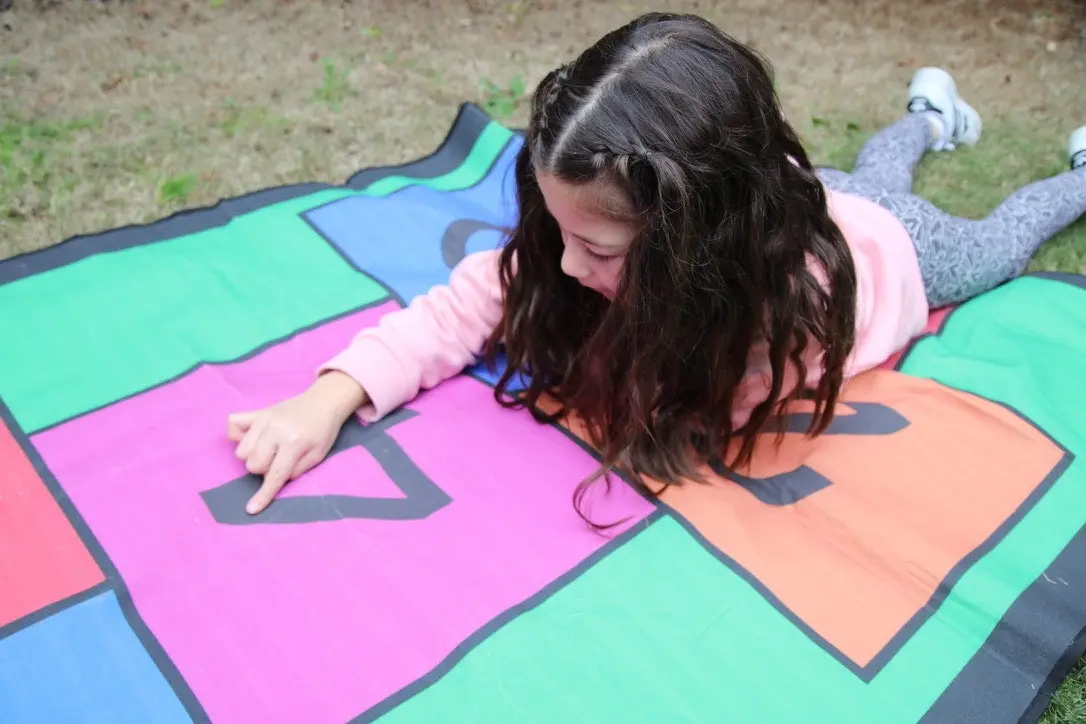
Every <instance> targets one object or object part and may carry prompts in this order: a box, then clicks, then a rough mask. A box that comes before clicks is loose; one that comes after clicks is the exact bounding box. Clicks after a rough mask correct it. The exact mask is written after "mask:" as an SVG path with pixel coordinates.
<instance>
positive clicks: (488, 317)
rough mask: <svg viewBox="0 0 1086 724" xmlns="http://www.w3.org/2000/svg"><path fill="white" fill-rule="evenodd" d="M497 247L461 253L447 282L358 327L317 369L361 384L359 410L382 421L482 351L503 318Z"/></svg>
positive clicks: (369, 419)
mask: <svg viewBox="0 0 1086 724" xmlns="http://www.w3.org/2000/svg"><path fill="white" fill-rule="evenodd" d="M499 254H500V251H498V250H494V251H484V252H477V253H474V254H469V255H468V256H466V257H464V259H463V261H461V262H460V263H459V264H458V265H457V266H456V268H455V269H453V271H452V275H451V276H450V278H449V283H448V284H447V285H446V284H442V285H438V286H436V287H434V288H433V289H431V290H430V291H429V292H427V293H426V294H424V295H421V296H418V297H416V298H415V299H414V300H413V301H412V302H411V303H410V304H409V305H408V306H407V307H405V308H403V309H400V310H397V311H395V312H391V313H389V314H386V315H385V316H384V317H382V318H381V321H380V322H379V323H378V325H377V326H376V327H370V328H367V329H364V330H362V331H361V332H359V333H358V334H357V335H356V336H355V338H354V339H353V340H352V341H351V343H350V345H348V347H347V348H346V349H345V350H343V351H342V352H340V353H339V354H337V355H336V356H335V357H333V358H332V359H330V360H329V361H328V362H326V363H324V364H323V365H321V367H320V368H319V373H321V374H323V373H326V372H329V371H333V370H335V371H338V372H342V373H343V374H346V375H347V376H349V377H350V378H351V379H353V380H354V381H355V382H357V383H358V385H359V386H361V388H362V390H363V391H364V394H363V396H362V397H363V398H364V400H365V401H364V402H363V404H362V406H361V407H359V408H358V414H359V415H360V417H361V418H362V420H363V421H365V422H373V421H376V420H380V419H381V418H382V417H384V416H385V415H387V414H388V413H389V412H391V411H393V410H395V409H396V408H398V407H399V406H401V405H403V404H404V403H406V402H409V401H410V400H412V399H413V398H414V397H415V396H416V395H418V393H419V392H420V391H421V390H424V389H430V388H432V387H434V386H436V385H437V384H439V383H441V382H443V381H444V380H446V379H448V378H450V377H453V376H455V375H457V374H459V373H460V372H461V371H463V369H464V368H465V367H467V366H468V365H469V364H471V363H473V362H474V361H475V360H476V359H477V357H478V355H479V354H481V353H482V351H483V349H484V347H485V345H486V341H487V339H488V338H489V337H490V335H491V333H492V332H493V330H494V328H495V327H496V326H497V325H498V323H499V322H500V321H501V316H502V299H501V287H500V284H499V280H498V256H499Z"/></svg>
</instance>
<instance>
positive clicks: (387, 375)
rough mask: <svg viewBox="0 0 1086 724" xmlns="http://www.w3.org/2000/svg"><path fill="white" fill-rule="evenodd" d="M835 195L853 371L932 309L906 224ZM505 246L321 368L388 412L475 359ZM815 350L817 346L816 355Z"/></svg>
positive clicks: (755, 386)
mask: <svg viewBox="0 0 1086 724" xmlns="http://www.w3.org/2000/svg"><path fill="white" fill-rule="evenodd" d="M827 193H828V195H829V203H830V213H831V215H832V216H833V218H834V220H835V221H836V222H837V224H838V226H839V227H840V229H841V232H842V233H843V234H844V237H845V240H846V242H847V243H848V245H849V248H850V249H851V251H852V256H853V261H854V263H855V265H856V274H857V277H858V289H857V315H856V326H857V330H856V331H857V344H856V348H855V350H854V352H853V354H852V357H851V358H850V361H849V365H848V370H847V376H848V377H851V376H853V375H856V374H858V373H860V372H862V371H864V370H868V369H871V368H873V367H876V366H878V365H879V364H881V363H882V362H883V361H885V360H886V359H887V358H889V357H890V356H891V355H892V354H893V353H894V352H896V351H898V350H900V349H901V348H902V347H904V346H905V345H906V344H907V343H908V342H909V341H910V340H911V339H912V338H913V337H914V336H916V335H917V334H918V333H919V332H920V331H921V330H922V329H923V327H924V325H925V324H926V323H927V317H928V311H929V310H928V303H927V297H926V296H925V293H924V284H923V281H922V280H921V276H920V265H919V262H918V261H917V257H916V250H915V248H914V247H913V244H912V241H911V240H910V238H909V235H908V233H907V232H906V230H905V228H904V226H902V224H901V223H900V222H899V221H898V220H897V219H896V218H895V217H894V216H893V215H892V214H891V213H890V212H889V211H887V210H886V209H884V208H882V207H881V206H879V205H877V204H875V203H872V202H870V201H867V200H866V199H862V198H859V197H857V196H852V195H848V194H842V193H838V192H834V191H829V190H827ZM498 253H499V252H498V251H497V250H494V251H484V252H477V253H473V254H469V255H468V256H466V257H465V258H464V260H463V261H462V262H461V263H460V264H458V265H457V267H456V268H455V269H454V270H453V271H452V274H451V276H450V279H449V283H448V284H443V285H438V286H436V287H434V288H433V289H432V290H430V291H429V292H428V293H427V294H424V295H420V296H418V297H416V298H415V299H414V300H413V301H412V302H411V303H410V304H409V305H408V306H407V307H406V308H404V309H401V310H398V311H396V312H392V313H390V314H386V315H385V316H384V317H383V318H382V319H381V321H380V323H379V324H378V325H377V326H376V327H371V328H368V329H364V330H362V331H361V332H359V333H358V335H356V336H355V338H354V339H353V340H352V341H351V343H350V344H349V345H348V347H347V348H346V349H345V350H343V351H342V352H340V353H339V354H337V355H336V356H335V357H333V358H332V359H331V360H329V361H328V362H326V363H325V364H324V365H322V366H321V368H320V370H319V371H320V372H325V371H328V370H339V371H341V372H344V373H346V374H347V375H350V376H351V377H352V378H354V379H355V380H356V381H357V382H358V383H359V384H360V385H361V386H362V388H363V389H364V390H365V391H366V393H367V394H368V395H369V398H370V402H369V403H367V404H366V405H365V406H363V408H362V409H360V410H359V415H360V417H361V419H362V420H363V421H365V422H373V421H375V420H379V419H381V418H382V417H384V416H385V415H387V414H388V413H389V412H391V411H393V410H395V409H396V408H397V407H399V406H400V405H403V404H404V403H407V402H409V401H411V400H412V399H413V398H414V397H415V396H416V395H418V394H419V392H420V391H421V390H426V389H430V388H432V387H434V386H436V385H438V384H439V383H441V382H442V381H444V380H446V379H448V378H450V377H452V376H454V375H457V374H459V373H460V372H462V371H463V370H464V369H465V368H466V367H468V366H469V365H471V364H473V363H474V362H475V361H476V359H477V356H478V355H479V354H481V352H482V350H483V347H484V345H485V344H486V340H487V339H488V338H489V336H490V334H491V332H492V331H493V330H494V328H495V327H496V326H497V325H498V323H499V322H500V320H501V316H502V299H501V289H500V286H499V283H498V268H497V261H498ZM814 355H817V350H816V351H815V352H814V353H813V355H812V361H813V360H814ZM810 366H811V365H809V367H810ZM814 367H815V369H814V370H813V371H812V372H811V373H810V375H808V380H807V382H808V384H813V383H814V382H816V381H817V378H818V374H819V369H818V365H817V364H815V365H814ZM768 371H769V365H768V361H767V360H765V359H764V358H760V357H759V355H758V354H757V352H755V353H754V354H752V357H751V360H750V365H749V368H748V371H747V378H746V380H747V381H746V382H745V383H744V385H743V388H744V389H743V390H742V391H741V393H740V395H739V396H738V400H739V402H738V405H737V409H736V410H734V411H733V417H734V419H735V424H736V425H741V424H743V422H745V420H746V418H747V416H748V415H749V413H750V410H751V409H752V407H753V406H754V405H755V404H757V403H758V402H759V401H761V399H763V398H764V395H765V392H766V391H767V390H768V386H767V385H768V382H769V378H768ZM792 383H793V384H794V380H793V381H792Z"/></svg>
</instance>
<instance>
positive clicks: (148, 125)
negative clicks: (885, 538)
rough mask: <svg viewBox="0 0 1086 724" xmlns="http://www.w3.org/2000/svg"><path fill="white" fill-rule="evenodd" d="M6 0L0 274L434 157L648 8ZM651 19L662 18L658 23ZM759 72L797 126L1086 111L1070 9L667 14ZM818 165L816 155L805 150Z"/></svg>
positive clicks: (1039, 119)
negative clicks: (452, 138) (28, 255)
mask: <svg viewBox="0 0 1086 724" xmlns="http://www.w3.org/2000/svg"><path fill="white" fill-rule="evenodd" d="M40 5H41V3H34V2H32V1H31V0H17V2H16V5H15V9H14V10H13V11H11V12H8V13H5V14H3V15H2V16H0V25H3V26H4V28H3V29H0V48H2V51H0V108H2V112H0V124H2V130H0V161H5V163H3V164H2V165H3V166H4V171H3V176H2V179H3V180H2V181H0V194H3V196H2V197H0V256H9V255H11V254H14V253H17V252H20V251H26V250H29V249H33V248H38V247H41V246H44V245H47V244H50V243H53V242H56V241H59V240H60V239H62V238H64V237H67V236H69V235H72V234H76V233H85V232H90V231H95V230H99V229H102V228H106V227H110V226H115V225H118V224H125V223H131V222H141V221H148V220H151V219H154V218H157V217H160V216H162V215H164V214H166V213H169V212H170V211H172V210H175V209H176V208H179V207H182V206H190V205H194V204H205V203H211V202H213V201H214V200H216V199H217V198H220V197H223V196H230V195H235V194H239V193H244V192H246V191H250V190H252V189H254V188H260V187H265V186H270V185H277V184H282V183H290V182H296V181H308V180H320V181H329V182H340V181H342V180H343V179H345V178H346V177H347V176H348V175H350V174H351V173H352V172H354V171H356V170H357V169H359V168H361V167H365V166H371V165H375V164H387V163H397V162H402V161H404V160H407V159H410V158H413V157H417V156H419V155H421V154H424V153H427V152H429V151H431V150H432V149H433V148H434V147H435V146H436V144H437V143H438V142H439V141H440V140H441V138H442V136H443V135H444V133H445V131H446V130H447V129H448V126H449V124H450V122H451V120H452V118H453V117H454V115H455V113H456V108H457V104H458V103H460V102H461V101H464V100H474V101H477V102H480V103H484V104H487V107H488V108H490V109H491V110H492V112H494V113H495V115H499V116H504V115H505V114H508V117H507V120H508V122H510V123H521V122H523V120H524V104H523V103H522V102H521V100H522V99H521V97H520V91H521V90H522V89H528V90H530V89H531V87H532V86H533V84H534V83H535V82H536V81H537V80H538V79H539V78H540V77H541V76H542V75H543V74H544V73H545V72H546V71H547V70H549V69H550V68H551V67H553V66H554V65H555V64H557V63H559V62H562V61H564V60H566V59H568V58H569V57H571V56H572V55H573V54H575V53H576V52H577V51H578V50H580V49H581V48H583V47H584V46H585V45H587V44H589V43H591V42H592V41H593V40H594V39H595V38H597V37H598V36H599V35H601V34H602V33H604V32H605V31H607V30H608V29H610V28H612V27H614V26H615V25H616V24H619V23H621V22H623V21H625V20H627V19H629V18H630V17H631V16H632V15H634V14H635V13H638V12H641V11H643V10H647V9H650V8H651V7H653V6H654V5H653V4H651V3H647V2H626V3H614V2H589V1H574V2H558V1H557V0H550V1H549V2H548V1H547V0H524V1H522V2H496V1H493V0H470V1H467V0H454V1H450V2H438V1H437V0H433V1H432V2H410V3H399V2H393V1H392V0H383V1H379V0H358V1H356V2H332V1H330V0H324V1H321V0H317V1H310V0H292V1H284V0H264V1H263V2H239V1H237V0H199V1H197V0H189V1H179V2H176V3H136V2H118V1H117V0H112V1H111V2H109V3H105V4H102V3H98V2H87V1H84V0H70V1H69V2H64V3H53V4H48V3H46V5H49V7H46V8H40V7H39V6H40ZM655 7H660V4H656V5H655ZM663 7H665V8H667V9H681V10H690V11H695V12H699V13H702V14H704V15H706V16H707V17H709V18H711V19H713V20H715V21H717V22H718V23H720V24H721V26H722V27H724V28H725V29H727V30H728V31H729V32H731V33H732V34H734V35H736V36H737V37H739V38H741V39H743V40H746V41H750V42H752V43H754V44H755V45H756V46H757V47H759V48H760V49H762V50H763V51H764V52H765V53H766V54H767V55H768V56H769V57H770V58H771V59H772V60H773V63H774V65H775V67H776V69H777V71H778V74H779V78H780V89H781V93H782V96H783V98H784V101H785V104H786V107H787V109H788V111H789V113H790V114H791V115H792V116H793V117H794V118H795V119H796V120H797V125H799V126H800V127H801V128H802V129H804V130H808V129H809V126H810V119H811V118H812V117H814V118H818V117H827V118H846V117H847V118H848V119H849V120H850V121H852V122H853V123H854V124H855V125H857V126H859V127H862V128H865V129H866V128H872V127H874V126H876V125H878V124H881V123H885V122H888V121H890V120H892V119H893V118H894V117H896V116H897V115H898V114H899V113H900V112H901V111H902V109H903V104H904V99H903V93H904V88H905V84H906V83H907V82H908V79H909V76H910V75H911V73H912V71H913V69H914V68H915V67H916V66H918V65H922V64H929V63H936V64H941V65H944V66H945V67H947V68H949V69H950V70H951V71H952V72H954V73H955V74H956V76H957V77H958V78H959V79H960V83H961V85H962V87H963V93H968V94H969V98H970V99H971V100H972V101H974V102H975V104H976V105H977V106H978V107H979V108H980V109H981V110H982V112H983V113H984V114H985V120H986V122H987V123H988V124H989V127H992V126H993V125H994V127H996V128H998V125H999V123H1001V122H1006V123H1013V124H1015V125H1017V126H1019V127H1025V128H1036V129H1041V130H1042V131H1046V130H1050V131H1051V133H1050V135H1051V137H1052V142H1053V153H1054V154H1056V153H1058V151H1059V149H1058V142H1059V139H1061V138H1063V137H1065V135H1066V133H1067V131H1069V130H1070V129H1071V128H1073V127H1074V126H1076V125H1078V124H1080V123H1082V122H1083V121H1084V120H1086V119H1084V118H1082V117H1076V114H1081V113H1082V110H1083V109H1086V84H1084V83H1082V78H1084V77H1086V53H1084V52H1083V50H1084V46H1086V41H1084V40H1083V28H1084V27H1086V24H1084V22H1083V15H1084V10H1083V8H1082V6H1081V4H1079V3H1077V2H1074V0H1048V1H1046V2H1040V1H1039V0H1035V1H1031V2H1017V3H1015V4H1013V5H1011V6H1008V5H1007V4H1006V3H1003V2H985V1H984V0H956V1H952V2H944V3H925V4H920V5H917V4H908V3H890V2H874V3H868V4H864V5H862V6H860V7H856V6H855V5H854V4H853V3H852V2H850V1H847V0H792V2H789V3H787V4H785V3H780V4H777V3H768V2H765V0H729V1H728V2H711V1H708V0H702V1H701V2H697V1H689V2H670V3H663ZM814 151H815V155H816V156H817V155H819V154H820V153H821V152H822V149H821V148H817V147H816V148H815V149H814Z"/></svg>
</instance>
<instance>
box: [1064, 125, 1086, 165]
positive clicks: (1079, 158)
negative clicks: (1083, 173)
mask: <svg viewBox="0 0 1086 724" xmlns="http://www.w3.org/2000/svg"><path fill="white" fill-rule="evenodd" d="M1067 161H1068V163H1070V164H1071V168H1081V167H1083V166H1086V126H1082V127H1081V128H1078V129H1077V130H1075V131H1072V132H1071V137H1070V138H1068V139H1067Z"/></svg>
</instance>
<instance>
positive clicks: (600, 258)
mask: <svg viewBox="0 0 1086 724" xmlns="http://www.w3.org/2000/svg"><path fill="white" fill-rule="evenodd" d="M585 253H587V254H588V255H589V256H590V257H592V258H593V259H595V260H596V261H611V260H612V259H617V258H618V257H614V256H601V255H599V254H597V253H596V252H594V251H592V250H591V249H589V248H588V247H587V246H586V247H585Z"/></svg>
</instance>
